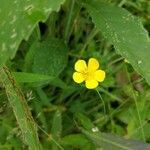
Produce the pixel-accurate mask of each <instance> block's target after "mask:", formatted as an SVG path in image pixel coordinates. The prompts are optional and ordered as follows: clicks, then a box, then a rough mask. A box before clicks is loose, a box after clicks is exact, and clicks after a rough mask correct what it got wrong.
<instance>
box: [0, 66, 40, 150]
mask: <svg viewBox="0 0 150 150" xmlns="http://www.w3.org/2000/svg"><path fill="white" fill-rule="evenodd" d="M0 81H1V82H2V84H3V86H4V88H5V90H6V94H7V97H8V100H9V103H10V105H11V107H12V109H13V112H14V115H15V117H16V120H17V123H18V125H19V127H20V129H21V132H22V136H23V140H24V142H25V144H27V145H28V147H29V150H41V149H42V148H41V146H40V142H39V139H38V134H37V127H36V124H35V122H34V120H33V118H32V115H31V112H30V110H29V107H28V104H27V102H26V100H25V98H24V95H23V93H22V92H21V90H20V89H19V88H18V86H17V84H16V82H15V80H14V78H13V76H12V74H11V72H10V71H9V70H8V68H7V67H3V68H2V69H1V70H0Z"/></svg>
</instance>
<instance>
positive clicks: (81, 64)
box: [73, 58, 106, 89]
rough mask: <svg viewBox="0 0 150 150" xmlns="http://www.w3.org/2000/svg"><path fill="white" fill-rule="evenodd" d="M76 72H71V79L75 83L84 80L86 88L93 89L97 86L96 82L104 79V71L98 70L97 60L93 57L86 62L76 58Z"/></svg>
mask: <svg viewBox="0 0 150 150" xmlns="http://www.w3.org/2000/svg"><path fill="white" fill-rule="evenodd" d="M75 70H76V72H74V73H73V80H74V81H75V82H76V83H82V82H84V81H85V86H86V87H87V88H88V89H94V88H96V87H97V86H98V82H102V81H103V80H104V79H105V75H106V74H105V71H103V70H99V62H98V61H97V59H95V58H90V59H89V61H88V64H86V62H85V61H84V60H78V61H77V62H76V63H75Z"/></svg>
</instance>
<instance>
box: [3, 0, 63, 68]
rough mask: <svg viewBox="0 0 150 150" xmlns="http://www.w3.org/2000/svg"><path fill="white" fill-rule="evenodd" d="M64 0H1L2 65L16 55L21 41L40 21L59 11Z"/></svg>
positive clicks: (26, 37)
mask: <svg viewBox="0 0 150 150" xmlns="http://www.w3.org/2000/svg"><path fill="white" fill-rule="evenodd" d="M63 2H64V0H13V1H12V0H7V1H6V0H1V2H0V29H1V30H0V67H2V66H3V65H4V63H5V62H6V61H7V60H8V59H9V58H13V57H14V56H15V53H16V51H17V49H18V46H19V44H20V42H21V41H22V40H23V39H26V40H27V39H28V37H29V35H30V34H31V32H32V31H33V29H34V28H35V26H36V25H37V23H38V22H39V21H45V20H46V19H47V18H48V16H49V14H50V13H51V12H52V11H58V10H59V8H60V5H61V4H62V3H63Z"/></svg>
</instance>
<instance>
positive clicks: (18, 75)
mask: <svg viewBox="0 0 150 150" xmlns="http://www.w3.org/2000/svg"><path fill="white" fill-rule="evenodd" d="M13 75H14V77H15V79H16V81H17V82H23V83H33V82H44V81H49V80H53V79H54V77H51V76H47V75H41V74H34V73H26V72H13Z"/></svg>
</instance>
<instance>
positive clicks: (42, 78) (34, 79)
mask: <svg viewBox="0 0 150 150" xmlns="http://www.w3.org/2000/svg"><path fill="white" fill-rule="evenodd" d="M12 74H13V75H14V77H15V80H16V81H17V82H19V83H31V84H32V83H33V86H36V87H37V86H38V85H39V86H41V85H44V84H48V83H49V84H51V85H53V86H56V87H60V88H62V89H65V88H67V85H66V84H65V82H63V81H62V80H61V79H59V78H58V77H53V76H48V75H42V74H35V73H26V72H13V73H12ZM34 83H35V84H34ZM36 83H37V84H38V85H37V84H36Z"/></svg>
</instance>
